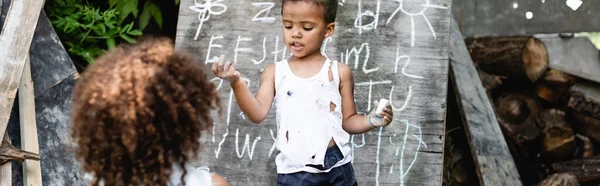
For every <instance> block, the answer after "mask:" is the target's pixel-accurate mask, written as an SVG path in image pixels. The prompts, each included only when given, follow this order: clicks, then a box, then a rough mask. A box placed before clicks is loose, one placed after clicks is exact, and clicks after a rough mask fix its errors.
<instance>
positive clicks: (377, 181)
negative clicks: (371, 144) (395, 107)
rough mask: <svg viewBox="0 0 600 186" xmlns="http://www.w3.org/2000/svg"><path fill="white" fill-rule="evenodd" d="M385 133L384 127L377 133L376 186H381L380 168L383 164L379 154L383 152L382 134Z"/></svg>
mask: <svg viewBox="0 0 600 186" xmlns="http://www.w3.org/2000/svg"><path fill="white" fill-rule="evenodd" d="M382 131H383V127H381V128H379V132H377V151H376V152H377V153H376V154H377V155H376V156H375V165H376V166H375V167H376V169H375V185H377V186H378V185H379V168H380V166H381V163H380V162H379V152H380V150H381V132H382Z"/></svg>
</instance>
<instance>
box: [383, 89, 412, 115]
mask: <svg viewBox="0 0 600 186" xmlns="http://www.w3.org/2000/svg"><path fill="white" fill-rule="evenodd" d="M395 87H396V86H395V85H392V90H390V97H389V100H390V105H391V106H392V110H393V111H403V110H404V109H406V107H407V106H408V103H409V102H410V98H411V97H412V85H410V86H408V94H407V95H406V100H404V104H402V106H401V107H400V108H396V107H394V103H393V102H394V100H393V99H392V98H393V94H394V88H395Z"/></svg>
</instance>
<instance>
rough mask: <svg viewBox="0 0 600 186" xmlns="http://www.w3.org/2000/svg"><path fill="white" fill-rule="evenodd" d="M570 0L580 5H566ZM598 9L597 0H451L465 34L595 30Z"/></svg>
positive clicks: (599, 13)
mask: <svg viewBox="0 0 600 186" xmlns="http://www.w3.org/2000/svg"><path fill="white" fill-rule="evenodd" d="M572 2H574V3H575V4H574V5H577V2H581V5H580V6H578V7H576V6H573V7H569V6H568V4H571V3H572ZM515 7H516V8H515ZM598 9H600V1H597V0H542V1H540V0H535V1H516V0H515V1H498V0H454V1H453V4H452V12H453V16H454V19H456V20H457V22H458V23H459V26H460V30H461V33H462V35H463V36H464V37H475V36H479V37H483V36H514V35H532V34H537V33H565V32H571V33H573V32H584V31H589V32H597V31H599V30H600V21H597V19H598V17H600V11H598ZM527 12H531V14H530V15H531V16H532V17H531V19H527Z"/></svg>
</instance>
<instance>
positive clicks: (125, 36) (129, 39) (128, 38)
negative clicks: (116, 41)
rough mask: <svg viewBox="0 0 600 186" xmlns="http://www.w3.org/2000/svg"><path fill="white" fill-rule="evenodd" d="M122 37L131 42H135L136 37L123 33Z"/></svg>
mask: <svg viewBox="0 0 600 186" xmlns="http://www.w3.org/2000/svg"><path fill="white" fill-rule="evenodd" d="M121 38H122V39H123V40H125V41H127V42H129V43H135V39H133V38H131V37H129V36H127V35H121Z"/></svg>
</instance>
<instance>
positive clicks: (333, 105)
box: [329, 102, 337, 112]
mask: <svg viewBox="0 0 600 186" xmlns="http://www.w3.org/2000/svg"><path fill="white" fill-rule="evenodd" d="M335 107H337V105H335V104H334V103H333V102H329V111H331V112H333V111H335Z"/></svg>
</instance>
